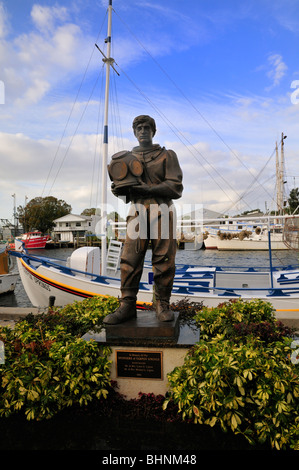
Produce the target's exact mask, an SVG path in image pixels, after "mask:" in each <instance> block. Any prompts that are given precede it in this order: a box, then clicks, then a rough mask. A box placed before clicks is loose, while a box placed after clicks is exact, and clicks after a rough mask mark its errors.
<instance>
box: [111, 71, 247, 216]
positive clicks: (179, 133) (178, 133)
mask: <svg viewBox="0 0 299 470" xmlns="http://www.w3.org/2000/svg"><path fill="white" fill-rule="evenodd" d="M118 67H119V66H118ZM119 68H120V67H119ZM120 70H121V71H122V73H123V74H124V75H125V76H126V78H127V79H128V80H129V81H130V82H131V83H132V84H133V86H134V87H135V88H136V89H137V90H138V92H139V93H140V94H141V95H142V96H143V98H144V99H145V100H146V101H148V103H149V104H150V105H151V106H152V107H153V109H155V111H156V112H157V113H158V114H159V115H160V116H161V118H162V119H163V121H164V122H165V123H166V124H167V125H168V127H169V128H170V130H171V131H172V132H173V133H174V134H175V135H176V137H177V138H178V139H179V140H180V141H181V142H182V143H183V144H184V145H185V146H186V143H184V142H183V139H185V141H186V142H187V143H188V145H189V146H190V147H192V148H193V149H194V150H195V152H196V153H197V154H199V155H200V156H201V157H202V158H203V159H204V161H205V162H206V163H207V164H208V165H209V166H210V167H211V168H212V169H213V170H214V171H215V173H217V174H218V176H219V177H220V178H221V179H222V180H223V182H224V183H225V184H227V185H228V186H229V187H230V189H231V190H232V191H233V192H234V193H235V194H236V195H237V196H239V195H238V193H237V192H236V190H235V189H234V188H233V187H232V186H231V185H230V184H229V182H227V181H226V180H225V179H224V178H223V176H222V175H221V173H220V172H219V171H218V170H217V169H216V168H214V167H213V165H211V163H210V162H209V161H208V160H207V159H206V158H205V157H204V155H203V154H202V153H200V152H199V150H198V149H196V148H195V147H194V145H193V144H192V142H190V141H189V140H188V139H187V137H185V136H184V135H183V134H182V132H181V131H180V130H179V129H177V128H176V126H175V125H174V124H172V123H171V122H170V121H169V119H168V118H167V117H166V116H165V115H164V114H163V113H162V112H161V111H160V110H159V109H158V108H157V106H155V105H154V104H153V103H152V102H151V100H150V99H149V98H148V97H147V96H146V95H145V94H144V93H143V91H142V90H141V89H140V88H139V87H138V86H137V85H136V83H134V81H133V80H132V79H131V78H130V77H129V76H128V75H127V74H126V72H125V71H124V70H122V69H121V68H120ZM174 129H176V132H175V131H174ZM180 135H181V136H182V138H181V137H180ZM186 147H187V150H188V151H189V152H190V153H191V154H192V155H193V157H194V158H195V159H196V161H197V162H198V163H199V164H200V165H201V166H202V167H203V168H204V170H205V171H206V172H207V173H208V174H209V176H210V177H211V178H212V179H213V180H214V181H215V183H216V184H217V186H218V187H219V188H220V189H221V191H222V192H223V193H224V194H225V195H226V196H227V198H228V199H229V200H230V201H231V202H232V203H233V204H235V203H234V201H233V200H232V198H231V197H230V196H229V195H228V194H227V192H226V191H225V190H224V189H223V188H222V187H221V186H220V184H219V183H218V182H217V181H216V180H215V178H213V176H212V174H211V173H210V172H209V171H208V170H207V168H205V167H204V166H203V165H202V163H201V162H200V161H199V160H198V158H197V157H196V155H195V154H194V153H193V152H192V151H191V149H190V148H189V147H188V146H186ZM244 202H245V204H246V205H247V206H248V207H249V208H250V206H249V205H248V204H247V203H246V201H244Z"/></svg>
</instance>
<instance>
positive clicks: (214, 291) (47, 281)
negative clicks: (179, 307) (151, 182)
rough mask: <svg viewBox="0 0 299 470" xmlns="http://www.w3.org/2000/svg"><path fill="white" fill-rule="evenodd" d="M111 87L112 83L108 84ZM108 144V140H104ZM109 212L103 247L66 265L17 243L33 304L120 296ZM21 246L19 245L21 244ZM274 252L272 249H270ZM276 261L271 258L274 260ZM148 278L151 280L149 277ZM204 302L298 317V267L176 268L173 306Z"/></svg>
mask: <svg viewBox="0 0 299 470" xmlns="http://www.w3.org/2000/svg"><path fill="white" fill-rule="evenodd" d="M111 11H112V0H109V10H108V38H109V40H107V41H106V43H107V51H108V52H107V55H104V54H103V55H104V62H105V63H106V70H107V73H106V78H107V77H108V78H109V70H110V67H111V66H112V67H113V63H114V61H113V59H111V58H110V46H111V36H110V32H111ZM108 83H109V80H108ZM108 93H109V86H108V87H107V81H106V100H105V122H104V136H105V137H107V136H108V122H107V112H106V111H107V96H108ZM105 144H108V138H107V140H105ZM102 164H103V165H102V168H103V171H102V204H103V207H104V208H105V207H106V206H105V203H106V197H107V195H106V192H107V181H106V179H107V145H105V152H104V156H103V162H102ZM105 217H106V215H105V213H104V212H103V213H101V234H100V237H101V241H102V243H101V250H100V249H99V248H98V247H96V248H95V247H82V248H78V249H77V250H75V251H74V252H73V253H72V255H71V256H70V258H69V259H68V260H67V262H66V263H63V262H61V261H59V260H51V259H48V258H45V257H42V256H32V255H30V254H28V253H27V252H26V249H24V248H23V247H22V245H21V244H20V243H21V242H18V243H19V245H18V246H17V245H16V247H15V248H16V249H15V251H13V252H12V255H14V256H16V257H17V264H18V269H19V273H20V276H21V280H22V283H23V286H24V289H25V291H26V293H27V295H28V297H29V299H30V301H31V303H32V304H33V305H34V306H37V307H47V306H48V305H49V304H50V303H53V302H55V305H56V306H64V305H66V304H69V303H72V302H74V301H78V300H82V299H84V298H91V297H94V296H102V297H109V296H114V297H119V296H120V279H119V276H117V275H115V274H114V273H113V275H111V276H109V275H108V274H107V271H108V270H107V256H106V249H107V246H106V238H107V223H106V218H105ZM16 243H17V242H16ZM270 254H271V250H270ZM269 259H270V260H271V256H270V258H269ZM147 274H148V276H147ZM152 274H153V273H152V270H151V266H145V269H144V277H143V279H142V281H141V283H140V289H139V292H138V297H137V307H138V308H140V309H142V308H147V307H148V305H149V304H150V305H151V304H152V301H153V284H152ZM186 298H187V299H189V300H190V301H192V302H203V304H204V305H206V306H210V307H212V306H217V305H218V304H219V303H222V302H225V301H227V300H229V299H234V298H243V299H253V298H259V299H262V300H265V301H270V302H271V303H272V304H273V306H274V308H275V309H276V310H277V311H281V310H283V311H285V310H292V311H293V312H297V313H298V314H299V268H292V269H291V268H290V267H289V268H285V269H280V270H277V269H275V268H273V267H272V262H270V263H269V269H263V270H261V269H254V268H253V267H250V268H249V269H246V268H243V269H242V271H239V270H237V269H235V268H231V269H230V268H226V269H224V268H220V267H199V266H190V265H188V266H177V269H176V275H175V279H174V284H173V290H172V296H171V302H176V301H178V300H182V299H186Z"/></svg>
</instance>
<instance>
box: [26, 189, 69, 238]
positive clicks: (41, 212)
mask: <svg viewBox="0 0 299 470" xmlns="http://www.w3.org/2000/svg"><path fill="white" fill-rule="evenodd" d="M71 210H72V208H71V206H70V205H69V204H67V203H66V202H65V201H63V200H62V199H56V198H55V197H53V196H48V197H44V198H43V197H36V198H34V199H31V201H29V202H28V204H27V205H26V206H25V207H22V206H19V207H18V209H17V214H18V218H19V221H20V223H21V224H22V225H23V228H24V232H29V231H32V230H40V231H41V232H42V233H48V232H50V231H51V230H52V229H53V227H54V222H53V221H54V220H55V219H58V218H59V217H63V216H64V215H66V214H69V213H70V212H71Z"/></svg>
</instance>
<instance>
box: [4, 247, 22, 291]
mask: <svg viewBox="0 0 299 470" xmlns="http://www.w3.org/2000/svg"><path fill="white" fill-rule="evenodd" d="M18 278H19V274H18V273H11V272H10V259H9V255H8V253H7V252H6V246H5V245H0V294H7V293H9V292H14V290H15V287H16V283H17V280H18Z"/></svg>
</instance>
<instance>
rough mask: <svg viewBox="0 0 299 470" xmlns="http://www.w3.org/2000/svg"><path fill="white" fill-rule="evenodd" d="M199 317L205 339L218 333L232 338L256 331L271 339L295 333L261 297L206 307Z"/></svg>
mask: <svg viewBox="0 0 299 470" xmlns="http://www.w3.org/2000/svg"><path fill="white" fill-rule="evenodd" d="M195 319H196V321H197V323H198V324H199V326H200V335H201V338H202V339H205V340H209V339H212V338H214V337H216V336H217V335H218V336H219V337H222V338H231V339H233V338H238V337H239V338H240V337H246V336H247V335H254V336H257V337H260V338H261V339H263V340H264V341H270V342H271V341H278V340H280V339H282V338H283V337H284V336H290V335H291V334H292V333H293V331H292V329H290V328H288V327H286V326H284V325H283V324H282V323H281V322H279V321H277V320H276V318H275V309H274V308H273V305H272V304H271V303H269V302H264V301H262V300H260V299H254V300H250V301H244V300H241V299H237V300H230V301H228V302H225V303H222V304H220V305H218V307H215V308H208V307H203V308H202V309H201V310H200V311H198V313H197V315H196V316H195Z"/></svg>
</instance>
